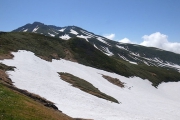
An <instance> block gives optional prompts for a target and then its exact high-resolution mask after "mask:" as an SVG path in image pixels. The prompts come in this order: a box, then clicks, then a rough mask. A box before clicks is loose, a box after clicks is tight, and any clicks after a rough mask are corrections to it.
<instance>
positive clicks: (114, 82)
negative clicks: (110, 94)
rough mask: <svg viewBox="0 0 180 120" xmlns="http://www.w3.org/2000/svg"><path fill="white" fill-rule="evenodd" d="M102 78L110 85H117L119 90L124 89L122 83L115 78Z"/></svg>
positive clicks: (104, 76) (105, 76)
mask: <svg viewBox="0 0 180 120" xmlns="http://www.w3.org/2000/svg"><path fill="white" fill-rule="evenodd" d="M102 77H103V78H105V79H106V80H108V81H109V82H110V83H112V84H114V85H117V86H119V87H121V88H124V84H125V83H124V82H121V81H120V80H119V79H117V78H112V77H110V76H107V75H102Z"/></svg>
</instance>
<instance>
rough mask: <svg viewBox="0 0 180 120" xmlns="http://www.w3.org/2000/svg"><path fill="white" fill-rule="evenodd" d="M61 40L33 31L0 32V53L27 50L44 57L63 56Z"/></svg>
mask: <svg viewBox="0 0 180 120" xmlns="http://www.w3.org/2000/svg"><path fill="white" fill-rule="evenodd" d="M62 42H63V40H60V39H58V38H53V37H47V36H44V35H40V34H35V33H13V32H12V33H3V34H0V45H1V47H0V55H2V54H8V53H9V52H10V51H17V50H28V51H31V52H34V53H35V54H36V55H37V56H42V57H45V58H46V59H48V60H50V59H55V58H60V57H62V58H63V57H64V56H65V54H64V51H63V46H62V44H61V43H62Z"/></svg>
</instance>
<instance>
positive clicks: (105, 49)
mask: <svg viewBox="0 0 180 120" xmlns="http://www.w3.org/2000/svg"><path fill="white" fill-rule="evenodd" d="M101 47H102V48H103V50H104V51H105V52H103V53H105V54H106V55H108V56H113V55H114V54H113V53H112V52H111V51H109V48H108V47H103V46H101Z"/></svg>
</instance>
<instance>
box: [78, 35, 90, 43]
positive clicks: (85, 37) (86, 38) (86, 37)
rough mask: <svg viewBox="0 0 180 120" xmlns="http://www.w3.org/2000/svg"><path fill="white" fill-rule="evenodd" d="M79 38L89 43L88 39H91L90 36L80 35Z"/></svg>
mask: <svg viewBox="0 0 180 120" xmlns="http://www.w3.org/2000/svg"><path fill="white" fill-rule="evenodd" d="M77 37H79V38H84V39H85V40H86V41H87V42H89V40H88V38H91V37H89V36H84V35H78V36H77Z"/></svg>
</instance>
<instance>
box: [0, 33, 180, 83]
mask: <svg viewBox="0 0 180 120" xmlns="http://www.w3.org/2000/svg"><path fill="white" fill-rule="evenodd" d="M0 44H1V48H0V55H1V56H6V55H7V56H10V51H18V50H28V51H31V52H34V53H35V54H36V55H37V56H39V57H40V58H42V59H45V60H48V61H51V60H52V59H60V58H64V59H66V60H71V61H76V62H78V63H81V64H84V65H88V66H91V67H95V68H99V69H103V70H107V71H110V72H115V73H117V74H119V75H123V76H126V77H132V76H138V77H140V78H142V79H148V80H149V81H151V82H152V84H153V85H154V86H158V84H160V83H161V82H163V81H164V82H169V81H179V80H180V74H179V72H177V71H176V70H174V69H171V68H168V69H164V68H162V67H157V66H148V65H146V64H139V65H136V64H131V63H129V62H127V61H124V60H122V59H117V58H116V57H109V56H107V55H105V54H104V53H102V52H101V51H99V50H98V49H96V48H95V47H94V46H93V45H92V44H90V43H89V42H87V41H85V40H84V39H82V38H77V37H75V38H71V39H70V40H68V41H64V40H62V39H60V38H54V37H47V36H44V35H40V34H35V33H19V32H18V33H14V32H12V33H1V34H0Z"/></svg>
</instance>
